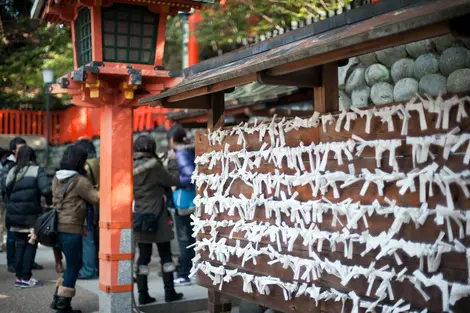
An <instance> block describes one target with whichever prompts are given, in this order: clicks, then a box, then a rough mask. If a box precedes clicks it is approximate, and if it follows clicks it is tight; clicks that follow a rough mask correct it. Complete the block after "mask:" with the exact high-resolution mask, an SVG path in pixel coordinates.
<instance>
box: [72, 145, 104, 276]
mask: <svg viewBox="0 0 470 313" xmlns="http://www.w3.org/2000/svg"><path fill="white" fill-rule="evenodd" d="M75 145H76V146H77V147H80V148H82V149H84V150H86V151H87V153H88V158H87V160H86V163H85V172H84V174H86V177H87V178H88V180H89V181H90V183H91V184H92V185H93V186H94V187H95V189H96V190H99V182H100V161H99V160H98V158H97V156H96V148H95V145H94V144H93V142H91V141H90V140H88V139H80V140H78V141H77V142H76V143H75ZM98 213H99V211H98V210H95V209H94V208H93V207H89V208H88V209H87V234H86V236H85V237H84V238H83V266H82V269H81V270H80V274H79V276H78V279H95V278H97V277H98V247H99V243H98V239H99V237H98V235H99V229H98V221H99V216H98Z"/></svg>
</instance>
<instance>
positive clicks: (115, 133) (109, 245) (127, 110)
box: [99, 105, 133, 286]
mask: <svg viewBox="0 0 470 313" xmlns="http://www.w3.org/2000/svg"><path fill="white" fill-rule="evenodd" d="M132 117H133V114H132V107H130V106H116V105H105V106H104V107H103V108H102V109H101V149H100V153H101V159H103V160H106V162H101V166H100V249H99V251H100V253H105V254H109V255H111V256H112V255H117V254H120V253H121V252H120V245H121V231H120V229H107V228H103V225H106V224H113V223H120V224H121V225H125V224H128V225H127V227H126V226H121V227H120V228H130V225H132V199H133V182H132V141H133V133H132ZM118 264H119V261H118V260H116V261H108V260H105V259H101V260H100V285H103V286H116V285H118Z"/></svg>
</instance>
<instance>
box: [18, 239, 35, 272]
mask: <svg viewBox="0 0 470 313" xmlns="http://www.w3.org/2000/svg"><path fill="white" fill-rule="evenodd" d="M28 235H29V233H18V232H17V233H15V236H16V242H15V244H16V251H15V258H16V259H15V263H16V277H17V278H19V279H23V280H29V279H30V278H31V276H33V273H32V269H33V263H34V258H35V257H36V251H37V249H38V244H37V243H35V244H34V245H32V244H30V243H29V242H28V240H29V237H28Z"/></svg>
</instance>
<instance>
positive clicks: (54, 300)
mask: <svg viewBox="0 0 470 313" xmlns="http://www.w3.org/2000/svg"><path fill="white" fill-rule="evenodd" d="M63 281H64V279H63V278H59V279H58V280H57V282H56V284H55V292H54V296H53V297H52V303H51V306H50V308H51V309H52V310H57V300H58V299H59V295H58V292H59V286H62V282H63Z"/></svg>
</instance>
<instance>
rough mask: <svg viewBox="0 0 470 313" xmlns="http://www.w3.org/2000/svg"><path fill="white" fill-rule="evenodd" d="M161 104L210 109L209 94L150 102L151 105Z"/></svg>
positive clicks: (167, 106)
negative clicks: (178, 99) (171, 100)
mask: <svg viewBox="0 0 470 313" xmlns="http://www.w3.org/2000/svg"><path fill="white" fill-rule="evenodd" d="M157 105H159V106H162V107H164V108H168V109H206V110H207V109H210V108H211V95H207V94H206V95H202V96H198V97H195V98H189V99H184V100H180V101H176V102H169V101H168V100H167V99H161V100H157V101H155V102H152V104H151V106H157Z"/></svg>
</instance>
